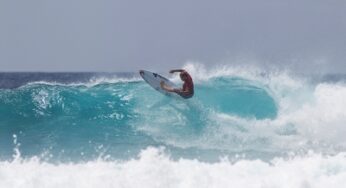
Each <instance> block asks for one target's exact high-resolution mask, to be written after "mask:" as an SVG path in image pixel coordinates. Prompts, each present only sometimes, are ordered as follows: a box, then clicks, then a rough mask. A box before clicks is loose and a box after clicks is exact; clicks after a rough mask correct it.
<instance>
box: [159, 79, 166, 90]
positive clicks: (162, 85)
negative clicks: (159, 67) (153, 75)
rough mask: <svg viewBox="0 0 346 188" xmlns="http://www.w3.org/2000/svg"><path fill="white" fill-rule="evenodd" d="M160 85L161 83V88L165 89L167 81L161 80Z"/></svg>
mask: <svg viewBox="0 0 346 188" xmlns="http://www.w3.org/2000/svg"><path fill="white" fill-rule="evenodd" d="M160 85H161V88H162V89H164V85H165V82H164V81H161V82H160Z"/></svg>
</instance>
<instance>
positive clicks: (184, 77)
mask: <svg viewBox="0 0 346 188" xmlns="http://www.w3.org/2000/svg"><path fill="white" fill-rule="evenodd" d="M180 79H181V80H182V81H185V80H186V79H187V72H185V71H183V72H181V73H180Z"/></svg>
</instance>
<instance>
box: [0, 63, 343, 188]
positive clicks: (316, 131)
mask: <svg viewBox="0 0 346 188" xmlns="http://www.w3.org/2000/svg"><path fill="white" fill-rule="evenodd" d="M184 68H185V69H186V70H188V71H189V72H190V73H191V75H192V77H193V79H194V83H195V96H194V97H193V98H192V99H188V100H185V99H176V98H170V97H167V96H165V95H162V94H161V93H159V92H157V91H155V90H154V89H153V88H151V87H150V86H149V85H148V84H146V83H145V82H144V81H143V80H142V79H141V78H140V76H139V74H138V73H137V72H132V73H24V72H19V73H0V187H4V188H5V187H6V188H9V187H26V188H28V187H33V188H40V187H42V188H43V187H44V188H50V187H103V188H107V187H150V188H152V187H165V188H167V187H199V188H200V187H208V188H209V187H254V188H257V187H268V188H269V187H287V188H293V187H307V188H309V187H314V188H315V187H321V188H325V187H345V186H346V136H345V134H346V82H345V81H346V76H345V75H297V74H294V73H292V72H289V71H283V70H270V71H268V70H263V69H260V68H247V67H225V66H223V67H215V68H211V69H206V68H204V67H203V66H202V65H198V64H187V65H185V67H184ZM152 71H154V70H152ZM162 74H163V75H164V76H168V77H169V78H170V79H172V80H173V81H174V82H176V83H177V84H178V85H181V81H180V80H179V78H178V76H177V75H169V74H168V73H162Z"/></svg>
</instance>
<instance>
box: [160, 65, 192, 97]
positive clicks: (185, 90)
mask: <svg viewBox="0 0 346 188" xmlns="http://www.w3.org/2000/svg"><path fill="white" fill-rule="evenodd" d="M175 72H180V79H181V80H182V81H183V82H184V84H183V87H182V88H180V89H178V88H171V87H169V86H167V85H166V84H165V82H164V81H161V83H160V84H161V88H162V89H164V90H166V91H168V92H175V93H177V94H178V95H180V96H181V97H183V98H185V99H188V98H191V97H192V96H193V94H194V87H193V81H192V78H191V76H190V74H189V73H188V72H187V71H185V70H183V69H174V70H171V71H169V73H171V74H172V73H175Z"/></svg>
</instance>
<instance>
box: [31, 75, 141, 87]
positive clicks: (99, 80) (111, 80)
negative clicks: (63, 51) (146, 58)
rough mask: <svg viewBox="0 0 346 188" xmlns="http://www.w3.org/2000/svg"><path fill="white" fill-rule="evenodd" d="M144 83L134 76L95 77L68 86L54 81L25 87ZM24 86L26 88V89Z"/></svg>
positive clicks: (32, 83) (35, 83)
mask: <svg viewBox="0 0 346 188" xmlns="http://www.w3.org/2000/svg"><path fill="white" fill-rule="evenodd" d="M138 81H142V79H140V78H139V77H136V76H133V77H130V78H124V77H117V76H113V77H111V78H110V77H102V76H101V77H94V78H91V79H90V80H89V81H88V82H72V83H68V84H64V83H60V82H54V81H34V82H30V83H28V84H26V85H25V86H31V85H37V84H42V85H52V86H55V85H57V86H86V87H93V86H96V85H99V84H106V83H129V82H138ZM25 86H24V87H25Z"/></svg>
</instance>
